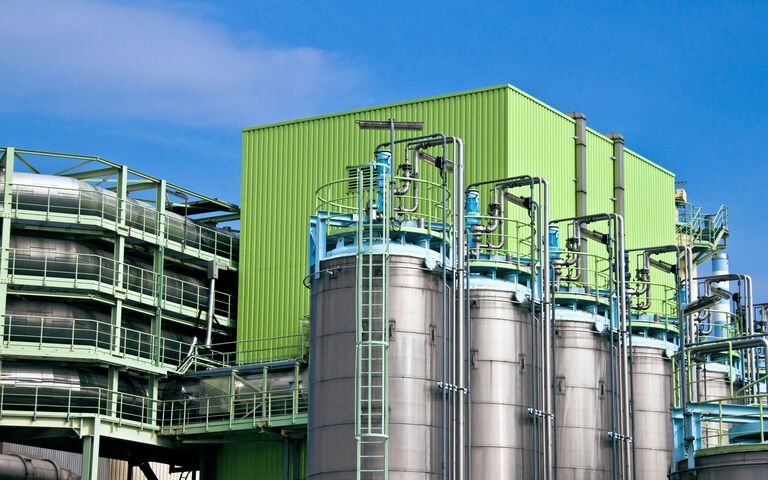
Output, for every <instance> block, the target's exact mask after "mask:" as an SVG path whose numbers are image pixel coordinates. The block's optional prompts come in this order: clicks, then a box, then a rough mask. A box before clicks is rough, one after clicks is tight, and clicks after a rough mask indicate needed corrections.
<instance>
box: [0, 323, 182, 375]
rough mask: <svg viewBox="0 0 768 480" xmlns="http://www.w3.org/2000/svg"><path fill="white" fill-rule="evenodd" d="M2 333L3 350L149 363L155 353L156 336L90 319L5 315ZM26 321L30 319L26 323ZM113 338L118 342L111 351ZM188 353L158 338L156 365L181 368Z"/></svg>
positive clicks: (176, 342) (179, 346)
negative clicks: (91, 355) (114, 357)
mask: <svg viewBox="0 0 768 480" xmlns="http://www.w3.org/2000/svg"><path fill="white" fill-rule="evenodd" d="M3 318H4V319H5V325H4V332H3V342H2V346H3V348H11V347H13V346H20V347H26V348H29V347H31V346H35V347H37V348H38V349H41V350H42V349H46V350H50V349H52V348H61V349H67V350H69V351H75V350H76V349H78V350H82V349H85V350H86V351H88V352H102V353H106V354H110V355H119V356H120V357H129V358H133V359H136V360H143V361H147V362H152V361H153V359H154V357H155V353H156V349H157V342H156V340H157V336H156V335H154V334H152V333H148V332H144V331H141V330H136V329H132V328H128V327H123V326H121V327H120V328H119V329H115V328H114V326H113V325H112V324H111V323H110V322H105V321H101V320H95V319H92V318H71V317H57V316H33V315H26V314H24V315H15V314H6V315H4V316H3ZM29 319H34V320H35V321H34V322H30V321H29ZM116 334H119V336H118V338H119V341H118V342H117V347H115V343H116V341H115V340H116V339H115V336H116ZM188 351H189V343H185V342H181V341H178V340H174V339H170V338H166V337H164V336H161V338H160V355H159V358H160V361H161V363H162V364H164V365H169V366H172V367H176V366H179V365H181V364H182V363H183V362H184V360H185V358H186V357H187V353H188Z"/></svg>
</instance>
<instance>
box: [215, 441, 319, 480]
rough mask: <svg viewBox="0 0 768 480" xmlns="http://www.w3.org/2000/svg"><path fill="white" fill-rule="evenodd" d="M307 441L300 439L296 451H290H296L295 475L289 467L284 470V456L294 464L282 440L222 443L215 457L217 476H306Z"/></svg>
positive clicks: (236, 479) (223, 479)
mask: <svg viewBox="0 0 768 480" xmlns="http://www.w3.org/2000/svg"><path fill="white" fill-rule="evenodd" d="M306 445H307V444H306V441H301V442H299V445H297V447H296V448H297V449H298V451H297V452H293V453H296V454H298V455H299V460H298V470H299V472H298V475H295V473H294V472H292V471H289V472H284V471H283V467H284V465H285V462H286V460H288V463H289V464H290V465H292V464H293V461H292V460H290V459H286V457H285V448H286V447H287V445H286V443H285V441H283V440H275V441H243V442H239V443H227V444H224V445H223V446H222V447H221V449H220V450H219V452H218V455H217V458H216V478H217V479H218V480H242V479H246V478H258V479H259V480H283V479H285V478H306V465H305V459H306ZM289 468H292V467H289ZM286 475H287V476H286Z"/></svg>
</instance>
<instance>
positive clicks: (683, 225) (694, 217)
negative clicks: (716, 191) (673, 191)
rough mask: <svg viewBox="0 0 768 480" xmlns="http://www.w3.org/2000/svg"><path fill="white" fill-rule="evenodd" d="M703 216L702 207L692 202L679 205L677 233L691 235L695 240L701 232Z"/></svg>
mask: <svg viewBox="0 0 768 480" xmlns="http://www.w3.org/2000/svg"><path fill="white" fill-rule="evenodd" d="M702 222H703V216H702V214H701V207H697V206H695V205H691V204H690V203H681V204H678V205H677V227H676V229H677V233H678V234H684V235H689V236H690V237H691V239H692V240H695V239H697V238H698V237H699V235H700V234H701V229H702Z"/></svg>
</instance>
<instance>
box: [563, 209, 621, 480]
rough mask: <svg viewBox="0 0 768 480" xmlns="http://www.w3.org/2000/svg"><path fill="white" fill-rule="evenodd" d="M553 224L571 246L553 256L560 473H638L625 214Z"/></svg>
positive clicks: (567, 476)
mask: <svg viewBox="0 0 768 480" xmlns="http://www.w3.org/2000/svg"><path fill="white" fill-rule="evenodd" d="M551 223H552V224H555V225H557V224H561V225H563V226H565V228H566V232H567V233H568V236H567V240H566V250H564V251H563V252H560V251H559V249H558V250H555V249H553V251H554V253H555V254H554V258H553V260H552V264H553V266H554V272H555V275H554V282H553V288H554V290H555V292H556V293H555V294H554V303H555V305H556V308H555V310H554V329H555V335H554V344H555V362H554V363H555V374H554V375H555V378H554V383H553V388H554V391H555V413H556V422H555V425H556V442H555V443H556V446H557V451H556V466H557V478H559V479H587V478H589V479H608V478H631V477H632V473H633V465H632V463H633V462H632V460H633V452H632V450H633V449H632V422H631V416H630V414H631V406H630V405H631V396H632V392H631V378H630V375H629V371H630V366H629V348H630V342H629V335H628V331H629V328H628V324H627V321H628V320H629V316H628V315H627V302H626V299H627V290H626V275H625V271H626V270H625V269H626V263H625V256H624V231H623V219H622V217H621V216H620V215H616V214H611V213H609V214H595V215H586V216H581V217H574V218H568V219H563V220H555V221H553V222H551ZM587 242H590V243H589V244H588V243H587ZM553 243H554V244H555V245H557V239H554V241H553ZM593 244H595V246H594V247H593V246H592V245H593ZM603 248H605V252H602V250H603Z"/></svg>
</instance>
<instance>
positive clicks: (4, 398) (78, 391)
mask: <svg viewBox="0 0 768 480" xmlns="http://www.w3.org/2000/svg"><path fill="white" fill-rule="evenodd" d="M158 405H159V402H158V401H156V400H152V399H151V398H148V397H145V396H140V395H131V394H128V393H122V392H116V391H112V390H108V389H105V388H99V387H83V386H68V385H59V386H37V385H29V384H11V383H9V382H7V381H4V382H3V383H0V418H2V417H4V416H11V415H12V416H28V417H31V418H32V419H33V420H38V419H39V418H41V417H45V418H48V417H63V418H66V419H71V418H74V417H80V416H84V415H98V416H100V417H101V418H102V420H104V421H108V422H111V423H126V424H130V425H133V426H138V427H141V428H147V429H159V426H158V424H157V421H156V420H153V418H156V415H157V411H158Z"/></svg>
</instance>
